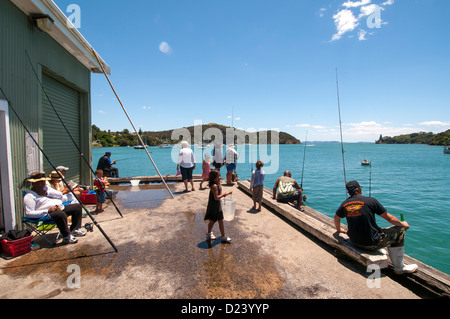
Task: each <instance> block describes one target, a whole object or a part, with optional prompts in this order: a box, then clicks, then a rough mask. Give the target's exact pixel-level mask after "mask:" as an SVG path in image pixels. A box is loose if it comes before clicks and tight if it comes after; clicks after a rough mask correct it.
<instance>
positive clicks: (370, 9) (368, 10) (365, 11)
mask: <svg viewBox="0 0 450 319" xmlns="http://www.w3.org/2000/svg"><path fill="white" fill-rule="evenodd" d="M378 8H380V9H381V10H383V9H382V8H381V7H380V6H378V5H376V4H370V5H368V6H363V7H361V13H360V14H359V16H358V19H361V18H362V17H367V16H370V15H371V14H372V13H374V12H375V11H377V9H378Z"/></svg>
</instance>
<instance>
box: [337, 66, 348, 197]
mask: <svg viewBox="0 0 450 319" xmlns="http://www.w3.org/2000/svg"><path fill="white" fill-rule="evenodd" d="M336 89H337V102H338V112H339V128H340V132H341V152H342V165H343V167H344V183H345V186H346V185H347V176H346V173H345V156H344V140H343V138H342V121H341V102H340V97H339V79H338V70H337V68H336ZM345 197H346V198H347V186H346V187H345Z"/></svg>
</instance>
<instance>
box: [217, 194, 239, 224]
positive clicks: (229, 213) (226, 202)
mask: <svg viewBox="0 0 450 319" xmlns="http://www.w3.org/2000/svg"><path fill="white" fill-rule="evenodd" d="M220 204H221V205H222V211H223V219H224V220H226V221H228V222H229V221H232V220H233V219H234V213H235V210H236V200H235V199H231V198H222V199H220Z"/></svg>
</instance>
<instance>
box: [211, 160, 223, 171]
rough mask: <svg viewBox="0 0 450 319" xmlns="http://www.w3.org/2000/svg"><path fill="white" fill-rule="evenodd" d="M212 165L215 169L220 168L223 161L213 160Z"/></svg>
mask: <svg viewBox="0 0 450 319" xmlns="http://www.w3.org/2000/svg"><path fill="white" fill-rule="evenodd" d="M213 166H214V167H215V168H216V169H220V168H221V167H222V166H223V163H217V162H216V161H214V162H213Z"/></svg>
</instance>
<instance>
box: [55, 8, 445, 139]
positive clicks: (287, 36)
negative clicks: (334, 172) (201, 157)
mask: <svg viewBox="0 0 450 319" xmlns="http://www.w3.org/2000/svg"><path fill="white" fill-rule="evenodd" d="M54 2H55V3H56V4H57V5H58V6H59V7H60V9H61V11H63V12H64V13H65V14H66V15H67V16H68V17H69V18H70V19H71V20H72V22H73V23H74V25H76V26H77V28H78V30H79V31H80V32H81V34H82V35H83V36H84V37H85V39H86V40H87V41H88V42H89V43H90V44H91V45H92V46H93V48H94V49H95V50H96V51H97V52H98V54H99V55H100V56H101V57H102V58H103V59H104V60H105V61H106V63H107V64H108V65H109V66H110V67H111V75H110V80H111V82H112V84H113V85H114V88H115V89H116V92H117V94H118V95H119V97H120V99H121V100H122V102H123V105H124V107H125V109H126V111H127V112H128V114H129V116H130V118H131V120H132V121H133V123H134V125H135V126H136V127H137V128H138V129H139V128H140V129H142V130H143V131H160V130H170V129H175V128H181V127H188V126H192V125H194V123H199V122H201V123H203V124H208V123H218V124H223V125H230V126H231V125H233V126H234V127H237V128H240V129H244V130H253V131H254V130H263V129H276V130H279V131H283V132H287V133H290V134H292V135H294V136H295V137H296V138H298V139H300V140H302V141H303V140H305V139H306V136H307V139H308V141H340V128H341V127H342V132H343V134H342V138H343V141H344V142H374V141H375V140H377V139H378V138H379V136H380V134H381V135H383V136H396V135H400V134H409V133H414V132H433V133H439V132H444V131H446V130H448V129H450V41H448V39H450V22H449V19H448V17H449V15H450V1H448V0H356V1H350V0H332V1H324V0H278V1H274V0H272V1H269V0H258V1H254V0H227V1H225V0H193V1H179V0H177V1H174V0H132V1H118V0H95V1H94V0H80V1H76V0H54ZM74 4H75V5H77V6H78V7H77V8H78V9H74V6H73V5H74ZM91 82H92V84H91V85H92V96H91V104H92V123H93V124H95V125H97V126H98V127H99V128H100V129H102V130H111V131H122V130H124V129H129V130H131V131H132V126H131V124H130V122H129V120H128V119H127V117H126V115H125V113H124V112H123V111H122V108H121V106H120V104H119V102H118V101H117V99H116V97H115V95H114V93H113V91H112V89H111V87H110V86H109V84H108V82H107V80H106V78H105V76H104V75H102V74H92V79H91ZM338 88H339V89H338ZM338 93H339V103H338ZM339 109H340V112H339ZM339 116H340V117H341V123H342V126H340V120H339Z"/></svg>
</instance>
